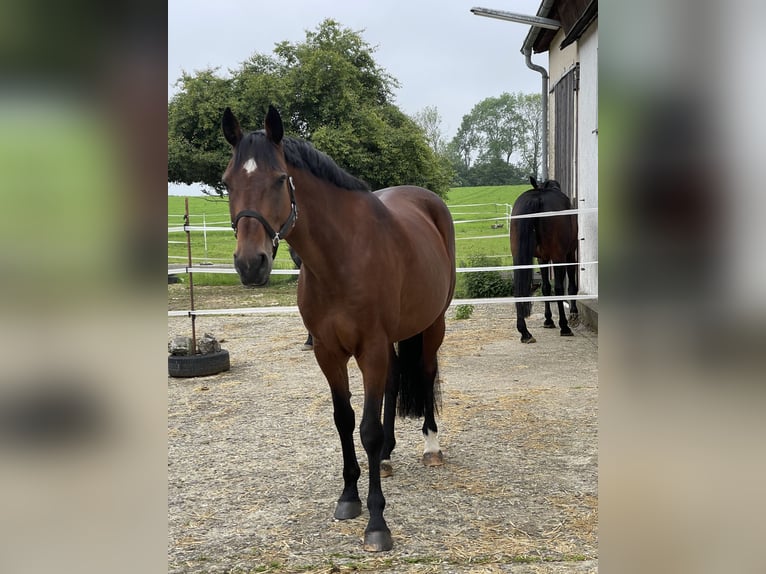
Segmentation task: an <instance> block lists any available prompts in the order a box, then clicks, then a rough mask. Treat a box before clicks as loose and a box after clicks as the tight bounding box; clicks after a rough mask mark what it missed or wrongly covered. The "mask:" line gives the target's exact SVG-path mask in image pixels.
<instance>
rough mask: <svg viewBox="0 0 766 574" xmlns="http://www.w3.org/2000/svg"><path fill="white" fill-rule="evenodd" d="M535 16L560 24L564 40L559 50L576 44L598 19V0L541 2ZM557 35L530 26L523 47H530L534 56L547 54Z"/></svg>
mask: <svg viewBox="0 0 766 574" xmlns="http://www.w3.org/2000/svg"><path fill="white" fill-rule="evenodd" d="M537 16H538V17H540V18H550V19H554V20H558V21H559V22H560V23H561V29H562V30H563V31H564V40H563V41H562V42H561V44H559V46H558V48H559V49H560V50H561V49H564V48H566V47H567V46H568V45H570V44H572V43H573V42H576V41H577V40H578V39H579V38H580V37H581V36H582V35H583V34H584V33H585V31H586V30H587V29H588V27H589V26H590V25H591V24H592V23H593V21H594V20H595V19H596V18H597V17H598V0H553V1H551V0H543V2H542V4H541V5H540V8H539V9H538V11H537ZM557 33H558V30H550V29H545V28H540V27H537V26H532V27H531V28H530V29H529V32H528V33H527V37H526V39H525V40H524V47H531V48H532V50H533V51H534V52H535V53H536V54H539V53H542V52H548V51H549V50H550V49H551V44H552V42H553V38H554V37H555V36H556V34H557ZM522 51H524V50H523V48H522Z"/></svg>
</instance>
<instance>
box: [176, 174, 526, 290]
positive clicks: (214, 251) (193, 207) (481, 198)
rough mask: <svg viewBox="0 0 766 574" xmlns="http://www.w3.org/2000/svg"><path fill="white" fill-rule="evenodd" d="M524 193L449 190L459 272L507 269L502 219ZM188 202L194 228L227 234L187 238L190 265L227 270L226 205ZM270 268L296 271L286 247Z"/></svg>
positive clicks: (224, 280) (204, 276) (211, 281)
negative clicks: (472, 268)
mask: <svg viewBox="0 0 766 574" xmlns="http://www.w3.org/2000/svg"><path fill="white" fill-rule="evenodd" d="M528 188H529V186H528V185H508V186H494V187H462V188H454V189H452V190H450V193H449V199H448V201H447V205H448V206H449V208H450V211H451V212H452V216H453V219H454V221H455V235H456V240H457V243H456V245H457V264H458V267H465V266H472V265H475V264H476V262H477V261H481V262H483V263H484V264H485V265H510V264H511V262H512V259H511V249H510V244H509V240H508V222H507V220H505V219H504V218H505V217H506V215H508V213H510V205H511V204H513V202H514V201H515V200H516V198H517V197H518V196H519V195H520V194H521V193H523V192H524V191H525V190H526V189H528ZM184 199H185V198H183V197H177V196H168V228H171V227H181V226H183V213H184ZM188 199H189V219H190V223H191V224H192V225H202V224H203V221H204V223H205V225H206V226H213V227H223V228H226V230H225V231H209V232H207V234H205V233H203V232H202V231H193V232H191V242H192V260H193V262H194V264H195V265H198V264H200V263H214V264H227V265H229V264H231V263H232V253H234V249H235V247H236V241H235V239H234V233H233V232H232V231H231V226H230V218H229V204H228V201H227V200H226V199H219V198H212V197H190V198H188ZM494 218H498V219H496V220H495V219H494ZM477 220H478V221H477ZM463 222H466V223H463ZM498 224H502V227H500V228H497V229H493V228H492V225H498ZM186 262H187V250H186V234H185V233H184V232H183V231H178V232H172V233H171V232H168V264H169V265H172V264H182V265H185V264H186ZM274 267H275V268H276V269H293V268H294V265H293V262H292V260H291V259H290V255H289V254H288V251H287V249H286V246H285V247H283V248H282V249H280V250H279V252H278V253H277V259H276V261H275V264H274ZM289 279H290V276H285V275H274V276H272V281H274V282H275V283H280V282H282V281H287V280H289ZM194 282H195V284H197V285H234V284H238V283H239V279H238V278H237V276H236V275H233V274H232V275H223V274H213V273H198V274H195V276H194Z"/></svg>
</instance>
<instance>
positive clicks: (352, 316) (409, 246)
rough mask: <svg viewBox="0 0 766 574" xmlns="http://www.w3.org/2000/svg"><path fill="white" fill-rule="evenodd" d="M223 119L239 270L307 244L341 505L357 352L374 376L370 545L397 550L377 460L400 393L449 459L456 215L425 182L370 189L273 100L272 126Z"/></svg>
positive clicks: (368, 393) (351, 499)
mask: <svg viewBox="0 0 766 574" xmlns="http://www.w3.org/2000/svg"><path fill="white" fill-rule="evenodd" d="M222 127H223V133H224V136H225V137H226V140H227V141H228V142H229V144H231V147H232V152H233V153H232V158H231V161H230V162H229V165H228V166H227V168H226V171H225V173H224V176H223V182H224V184H225V185H226V187H227V188H228V192H229V209H230V212H231V218H232V226H233V227H234V230H235V234H236V236H237V249H236V251H235V253H234V265H235V267H236V269H237V271H238V273H239V276H240V279H241V281H242V283H244V284H246V285H263V284H265V283H266V282H267V281H268V278H269V274H270V273H271V268H272V263H273V259H274V255H275V254H276V250H277V246H278V245H279V242H280V240H282V239H286V240H287V241H289V243H290V245H291V246H292V247H293V248H294V249H295V251H296V253H297V254H298V255H299V256H300V258H301V260H302V268H301V273H300V276H299V279H298V308H299V309H300V313H301V316H302V317H303V322H304V324H305V325H306V328H307V329H308V330H309V332H310V333H311V334H312V335H313V336H314V355H315V357H316V360H317V363H318V364H319V367H320V368H321V369H322V372H323V373H324V375H325V377H326V378H327V382H328V383H329V385H330V391H331V394H332V401H333V407H334V418H335V426H336V427H337V429H338V434H339V435H340V442H341V447H342V450H343V482H344V486H343V491H342V494H341V495H340V498H339V499H338V503H337V506H336V508H335V518H337V519H339V520H345V519H350V518H355V517H357V516H359V515H360V514H361V512H362V506H361V500H360V498H359V492H358V489H357V481H358V479H359V476H360V467H359V463H358V461H357V457H356V453H355V451H354V441H353V436H352V435H353V432H354V427H355V420H354V411H353V409H352V407H351V402H350V397H351V394H350V392H349V380H348V371H347V365H348V361H349V359H350V358H351V357H352V356H353V357H354V358H355V359H356V362H357V364H358V365H359V368H360V370H361V372H362V379H363V385H364V407H363V411H362V420H361V424H360V426H359V434H360V437H361V440H362V445H363V446H364V450H365V451H366V453H367V460H368V462H369V492H368V496H367V508H368V509H369V512H370V517H369V522H368V524H367V528H366V529H365V533H364V548H365V550H370V551H384V550H390V549H391V548H392V547H393V539H392V537H391V531H390V530H389V528H388V526H387V525H386V521H385V520H384V518H383V509H384V507H385V498H384V497H383V491H382V489H381V470H382V469H381V466H383V470H385V471H389V469H390V460H389V459H390V456H391V452H392V450H393V448H394V445H395V443H396V441H395V438H394V418H395V414H396V412H397V398H398V403H399V405H398V413H399V415H400V416H411V417H421V416H422V417H424V418H425V422H424V424H423V435H424V437H425V449H424V454H423V462H424V463H425V464H426V465H439V464H442V453H441V450H440V448H439V441H438V438H437V426H436V422H435V419H434V416H435V414H436V410H437V406H438V396H437V390H438V379H437V360H436V353H437V350H438V349H439V347H440V345H441V343H442V340H443V339H444V327H445V323H444V314H445V312H446V310H447V308H448V306H449V304H450V301H451V299H452V295H453V292H454V289H455V232H454V227H453V224H452V217H451V216H450V213H449V211H448V209H447V206H446V205H445V204H444V202H443V201H442V200H441V199H440V198H439V197H438V196H437V195H436V194H434V193H432V192H431V191H428V190H426V189H423V188H419V187H411V186H401V187H391V188H387V189H382V190H380V191H376V192H374V193H372V192H370V191H369V189H368V187H367V185H366V184H365V183H364V182H362V181H360V180H358V179H356V178H354V177H352V176H351V175H349V174H348V173H346V172H345V171H343V170H341V169H340V168H339V167H338V166H337V165H336V164H335V162H333V161H332V160H331V159H330V158H329V157H328V156H326V155H325V154H323V153H321V152H319V151H318V150H316V149H315V148H314V147H312V146H311V145H310V144H309V143H307V142H305V141H302V140H298V139H294V138H290V137H284V132H283V126H282V119H281V118H280V115H279V113H278V112H277V110H276V109H274V108H273V107H271V106H269V110H268V113H267V114H266V119H265V122H264V128H265V129H264V130H261V131H255V132H250V133H244V134H243V132H242V130H241V128H240V126H239V122H238V121H237V120H236V118H235V117H234V115H233V114H232V112H231V110H230V109H228V108H227V109H226V110H225V111H224V114H223V121H222ZM384 397H385V412H383V403H384ZM381 415H383V423H381Z"/></svg>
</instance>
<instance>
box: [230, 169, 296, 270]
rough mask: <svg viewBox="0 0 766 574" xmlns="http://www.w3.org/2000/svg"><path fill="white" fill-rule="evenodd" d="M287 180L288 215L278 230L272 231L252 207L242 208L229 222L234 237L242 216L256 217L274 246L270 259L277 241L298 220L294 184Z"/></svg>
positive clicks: (273, 255)
mask: <svg viewBox="0 0 766 574" xmlns="http://www.w3.org/2000/svg"><path fill="white" fill-rule="evenodd" d="M287 181H288V182H289V185H288V189H289V190H290V215H289V216H288V217H287V221H285V223H284V225H282V227H280V228H279V231H274V229H273V228H272V227H271V225H270V224H269V222H268V221H266V218H265V217H264V216H263V215H261V214H260V213H258V212H257V211H254V210H252V209H243V210H242V211H240V212H239V213H237V215H236V216H235V217H234V221H233V222H232V223H231V227H232V229H234V237H237V223H239V220H240V219H242V218H243V217H252V218H254V219H257V220H258V221H260V222H261V225H263V228H264V229H265V230H266V233H268V234H269V237H270V238H271V245H273V246H274V252H273V253H272V254H271V257H272V259H273V258H274V257H276V256H277V248H278V247H279V241H280V240H282V239H284V238H285V235H287V234H288V233H290V230H291V229H292V228H293V227H295V222H296V221H297V220H298V206H297V205H296V204H295V185H294V184H293V178H292V177H288V179H287Z"/></svg>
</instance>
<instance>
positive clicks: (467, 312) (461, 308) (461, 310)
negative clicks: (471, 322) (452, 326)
mask: <svg viewBox="0 0 766 574" xmlns="http://www.w3.org/2000/svg"><path fill="white" fill-rule="evenodd" d="M472 314H473V305H458V306H457V307H455V319H461V320H462V319H470V318H471V315H472Z"/></svg>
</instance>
